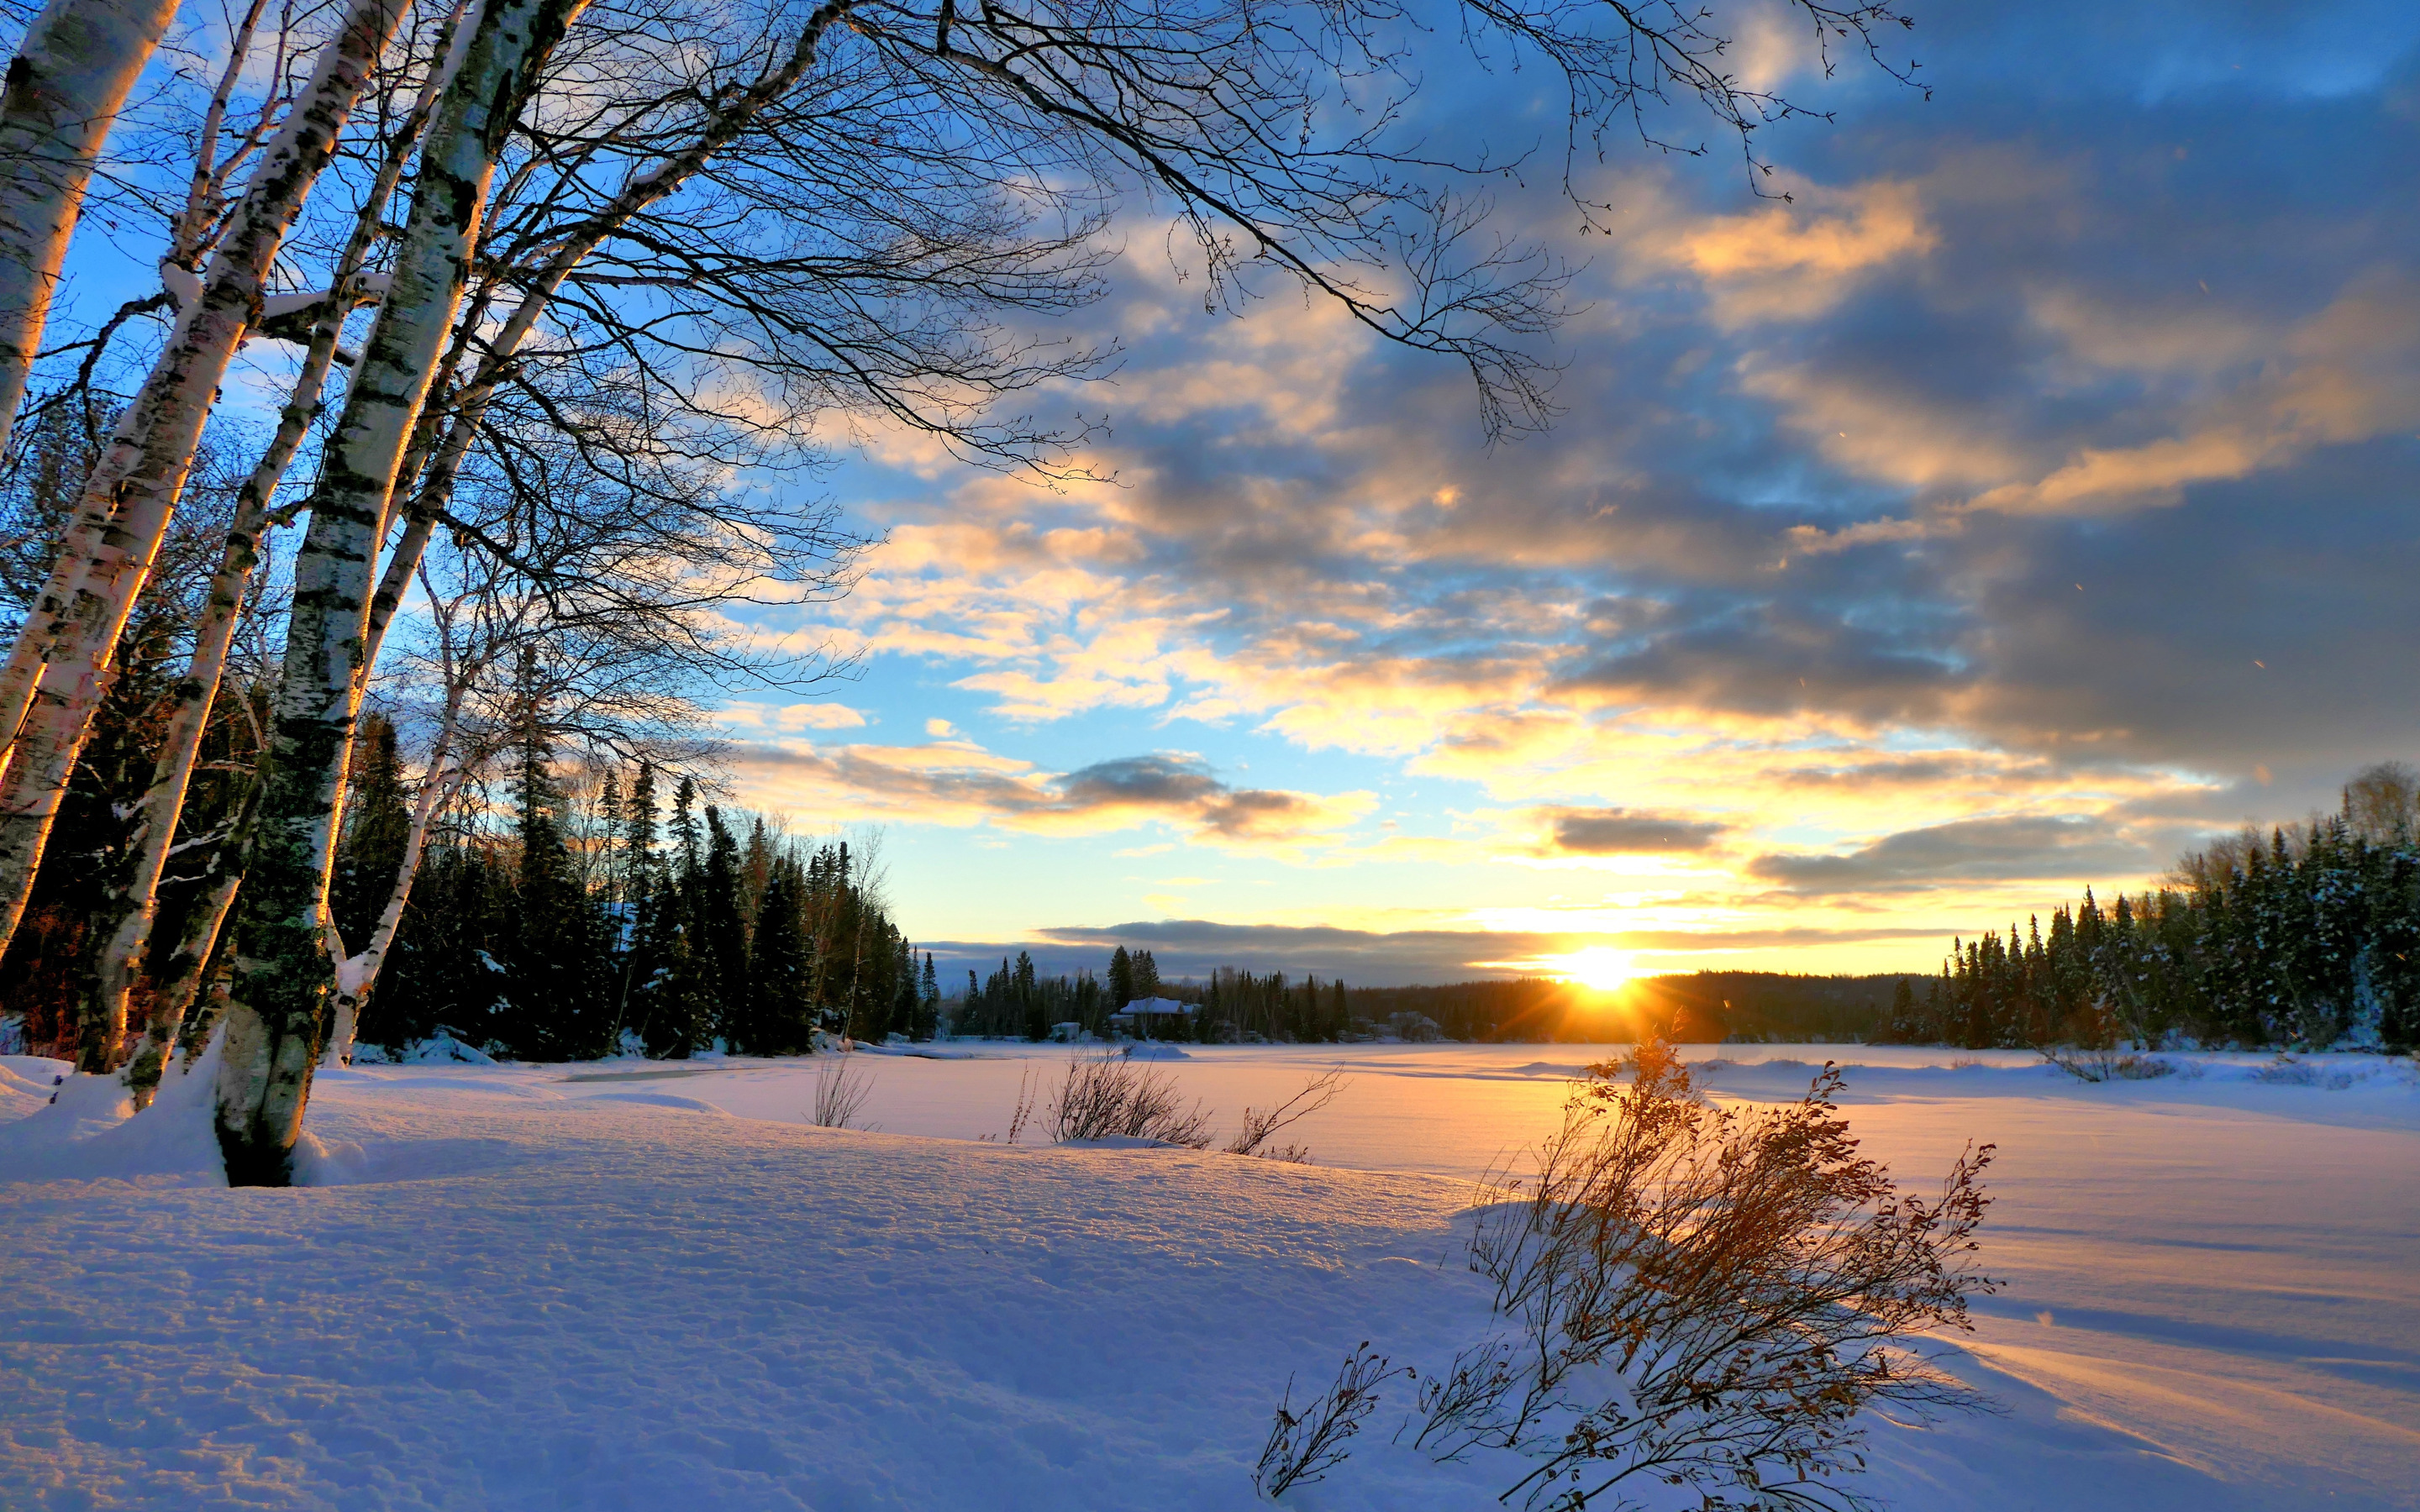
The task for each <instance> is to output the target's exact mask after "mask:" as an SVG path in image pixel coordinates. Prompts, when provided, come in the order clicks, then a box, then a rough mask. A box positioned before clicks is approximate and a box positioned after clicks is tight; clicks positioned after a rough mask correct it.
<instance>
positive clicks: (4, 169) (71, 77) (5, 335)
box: [0, 0, 177, 449]
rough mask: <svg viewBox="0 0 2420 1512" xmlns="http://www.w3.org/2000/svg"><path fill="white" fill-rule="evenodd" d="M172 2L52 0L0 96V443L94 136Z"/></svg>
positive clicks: (29, 361) (4, 442) (95, 155)
mask: <svg viewBox="0 0 2420 1512" xmlns="http://www.w3.org/2000/svg"><path fill="white" fill-rule="evenodd" d="M176 14H177V4H176V0H51V3H50V4H49V5H47V6H45V7H43V8H42V13H41V14H40V15H39V16H38V17H36V18H35V20H34V24H33V25H32V26H31V27H30V28H28V29H27V30H26V33H25V40H24V43H23V46H21V47H20V48H19V49H18V51H17V55H16V57H15V58H14V59H12V60H11V61H10V62H9V64H8V85H7V89H6V92H5V94H0V449H4V448H6V447H7V446H8V434H9V431H10V430H11V429H12V428H13V427H14V425H15V423H16V417H17V408H18V406H19V405H20V404H21V403H22V402H23V399H24V397H25V378H26V375H27V374H28V373H29V372H30V371H31V370H32V367H33V363H34V352H35V349H36V348H37V347H39V346H40V345H41V341H42V327H43V325H44V324H45V323H46V322H47V321H48V320H49V318H50V311H51V297H52V295H53V294H54V293H55V292H56V291H57V289H58V283H59V268H60V266H61V265H62V264H63V263H64V262H65V261H66V259H67V253H68V240H69V239H70V237H71V236H73V235H74V232H75V224H76V218H77V216H78V215H79V214H80V213H82V211H83V208H84V194H85V186H86V185H87V184H89V183H90V182H91V181H92V170H93V165H94V163H96V162H98V161H99V160H100V157H101V144H102V143H103V142H104V141H105V140H106V139H107V138H108V135H109V129H110V128H111V127H112V126H114V125H116V120H117V113H118V111H119V110H121V109H123V108H124V107H125V104H126V96H127V94H128V92H129V91H131V90H132V88H133V87H134V81H135V79H136V78H137V77H138V76H140V75H141V74H142V72H143V69H144V65H146V64H147V63H148V62H150V60H151V54H152V52H153V51H154V50H155V49H157V48H158V47H159V45H160V39H161V37H162V36H163V35H164V34H165V33H166V32H167V29H168V23H169V22H170V21H172V20H174V19H175V17H176Z"/></svg>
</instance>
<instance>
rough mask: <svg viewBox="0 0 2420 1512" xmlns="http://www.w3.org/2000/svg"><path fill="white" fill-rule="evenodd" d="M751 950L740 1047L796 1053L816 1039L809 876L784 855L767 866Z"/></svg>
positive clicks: (766, 1053)
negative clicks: (745, 1018) (747, 1008)
mask: <svg viewBox="0 0 2420 1512" xmlns="http://www.w3.org/2000/svg"><path fill="white" fill-rule="evenodd" d="M766 878H767V880H766V884H765V895H764V898H763V901H762V902H761V903H759V904H758V905H757V911H756V929H755V936H754V939H753V941H752V945H751V949H750V951H749V975H748V990H749V996H750V1011H749V1014H748V1022H747V1024H746V1026H745V1030H744V1039H743V1042H742V1048H745V1049H746V1050H747V1051H748V1052H749V1053H750V1054H752V1055H764V1056H783V1055H797V1054H799V1053H801V1052H803V1051H805V1050H806V1049H807V1048H809V1046H810V1044H811V1042H812V1036H811V1035H810V1033H809V1030H810V1029H811V1028H812V1027H813V1024H812V1020H811V1016H810V1010H811V1007H812V1005H811V1003H810V1001H809V997H808V992H809V988H810V986H811V982H810V980H809V976H808V967H809V961H808V946H807V929H806V878H805V877H804V875H803V874H802V873H801V872H800V871H799V865H798V863H797V862H795V861H792V860H790V859H788V858H786V857H780V858H776V859H774V860H772V861H771V862H769V863H768V866H767V869H766Z"/></svg>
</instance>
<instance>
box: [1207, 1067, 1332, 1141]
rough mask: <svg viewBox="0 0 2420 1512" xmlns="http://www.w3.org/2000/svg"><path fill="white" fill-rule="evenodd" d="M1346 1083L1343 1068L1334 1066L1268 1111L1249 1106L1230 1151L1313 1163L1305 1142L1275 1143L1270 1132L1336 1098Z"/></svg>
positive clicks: (1312, 1112)
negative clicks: (1303, 1143)
mask: <svg viewBox="0 0 2420 1512" xmlns="http://www.w3.org/2000/svg"><path fill="white" fill-rule="evenodd" d="M1343 1084H1344V1072H1343V1069H1342V1067H1334V1068H1331V1069H1329V1070H1327V1071H1325V1072H1320V1073H1319V1074H1318V1075H1316V1076H1313V1077H1312V1078H1311V1080H1309V1081H1307V1082H1305V1083H1303V1084H1302V1090H1301V1091H1299V1092H1296V1093H1295V1095H1294V1096H1292V1097H1290V1098H1287V1099H1286V1100H1285V1101H1284V1102H1282V1103H1279V1104H1278V1105H1277V1106H1276V1107H1273V1108H1271V1109H1269V1110H1268V1111H1267V1112H1266V1113H1264V1112H1262V1111H1261V1110H1260V1109H1258V1108H1249V1107H1248V1108H1246V1109H1245V1110H1244V1127H1243V1129H1242V1130H1241V1131H1240V1132H1238V1133H1237V1134H1236V1135H1235V1137H1234V1138H1233V1139H1230V1140H1229V1141H1227V1153H1228V1154H1230V1155H1252V1156H1257V1157H1258V1158H1260V1159H1262V1160H1277V1161H1290V1162H1292V1163H1293V1164H1295V1165H1310V1164H1311V1151H1310V1150H1309V1149H1306V1148H1304V1147H1303V1146H1301V1145H1272V1144H1270V1143H1269V1136H1270V1135H1272V1134H1276V1133H1277V1132H1278V1131H1279V1130H1280V1129H1283V1128H1285V1127H1286V1126H1287V1125H1289V1124H1292V1123H1294V1122H1295V1121H1296V1120H1298V1119H1307V1118H1310V1117H1311V1115H1312V1114H1314V1113H1316V1112H1318V1111H1319V1110H1320V1109H1322V1108H1324V1107H1326V1106H1327V1104H1329V1103H1333V1102H1335V1101H1336V1093H1337V1090H1338V1088H1341V1087H1342V1086H1343Z"/></svg>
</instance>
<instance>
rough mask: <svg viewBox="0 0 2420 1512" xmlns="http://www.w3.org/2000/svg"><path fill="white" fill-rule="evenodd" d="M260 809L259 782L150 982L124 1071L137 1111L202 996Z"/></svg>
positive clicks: (220, 845) (221, 844) (156, 1085)
mask: <svg viewBox="0 0 2420 1512" xmlns="http://www.w3.org/2000/svg"><path fill="white" fill-rule="evenodd" d="M259 808H260V782H259V779H254V780H253V782H252V784H251V785H250V787H249V788H248V789H247V791H246V792H245V795H244V801H243V802H242V804H241V805H240V806H239V808H238V809H237V811H236V817H235V819H234V821H233V822H232V823H231V824H229V825H228V826H227V833H226V834H225V837H223V838H222V839H221V840H220V841H219V842H218V845H217V847H216V850H215V851H214V853H213V854H212V855H211V856H210V865H209V874H210V876H211V881H210V884H209V890H208V891H207V892H205V893H204V894H203V895H202V896H201V897H200V898H198V899H196V900H195V901H194V906H193V911H192V912H191V913H189V914H187V915H186V916H185V924H184V928H182V929H181V930H179V931H178V935H177V948H176V949H174V950H172V951H170V952H169V954H168V958H167V960H166V961H164V962H163V963H162V964H161V966H160V970H159V972H158V974H157V975H155V976H154V977H153V978H152V979H151V980H150V997H151V1005H150V1006H151V1011H150V1014H149V1016H148V1018H147V1022H146V1023H145V1025H144V1028H143V1038H142V1040H141V1041H138V1042H137V1043H136V1045H135V1047H134V1055H133V1057H132V1059H130V1060H129V1061H128V1062H127V1065H126V1088H127V1090H128V1092H130V1093H131V1094H132V1096H133V1099H134V1105H135V1107H136V1108H138V1109H140V1108H145V1107H148V1106H149V1105H150V1103H151V1094H152V1093H153V1092H154V1091H156V1090H157V1089H158V1088H159V1086H160V1076H161V1073H162V1072H163V1070H164V1069H165V1068H166V1066H167V1064H168V1057H169V1056H171V1055H173V1054H174V1053H175V1052H176V1049H177V1037H178V1033H179V1032H180V1031H181V1030H182V1029H183V1027H184V1024H185V1015H186V1014H187V1013H189V1012H191V1011H193V1007H194V999H195V998H196V997H198V996H199V995H201V991H202V986H203V983H204V981H205V980H206V977H207V974H208V972H209V965H210V962H211V958H212V955H213V954H214V952H215V950H216V948H217V946H218V941H219V935H220V933H221V932H222V931H223V930H224V929H225V926H226V918H227V914H228V913H229V911H230V910H232V909H233V907H234V906H235V900H236V894H237V892H238V890H239V889H240V888H241V887H242V886H243V857H244V854H245V851H246V849H247V846H248V843H249V837H250V834H251V830H252V825H253V820H254V818H255V816H256V814H257V813H258V812H259Z"/></svg>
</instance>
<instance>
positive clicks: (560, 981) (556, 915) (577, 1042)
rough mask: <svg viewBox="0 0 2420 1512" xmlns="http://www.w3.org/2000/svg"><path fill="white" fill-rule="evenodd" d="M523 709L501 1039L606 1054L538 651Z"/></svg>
mask: <svg viewBox="0 0 2420 1512" xmlns="http://www.w3.org/2000/svg"><path fill="white" fill-rule="evenodd" d="M521 676H522V688H523V693H522V707H521V709H520V731H519V733H518V740H517V742H516V744H517V751H516V758H517V760H516V769H515V772H514V779H513V790H514V791H513V796H514V803H515V808H516V816H515V817H516V822H517V823H516V827H517V828H518V829H519V831H520V876H519V878H518V886H517V887H516V888H515V894H514V900H513V902H514V916H515V919H514V922H515V929H514V935H513V944H512V950H511V954H510V956H509V957H508V959H507V961H506V985H505V994H504V995H505V997H506V999H507V1000H508V1001H509V1003H510V1004H511V1016H510V1019H509V1021H508V1027H507V1030H506V1033H505V1040H506V1042H507V1043H508V1045H509V1046H510V1048H511V1050H512V1053H513V1054H514V1055H515V1056H517V1057H521V1058H525V1059H547V1060H560V1059H569V1058H572V1057H584V1056H595V1055H599V1054H602V1053H603V1052H604V1050H605V1048H606V1046H605V1044H604V1033H605V1030H606V1027H607V1026H608V1024H609V1022H610V1011H608V1010H607V1009H606V1008H605V1005H604V1004H602V1003H600V1002H599V1001H598V996H599V995H598V992H597V989H598V987H599V986H600V980H599V974H598V973H597V969H596V966H597V957H598V955H599V953H600V952H599V950H598V946H599V945H600V944H601V943H602V942H601V939H600V934H601V930H600V929H599V927H598V925H599V922H600V921H599V920H598V919H597V918H596V915H595V912H594V910H593V907H592V903H591V901H590V899H589V898H588V896H587V893H586V890H585V889H584V888H583V887H582V886H581V883H580V879H579V877H578V875H577V874H576V873H575V872H574V869H573V866H572V860H571V852H570V849H569V847H568V846H567V845H566V842H565V836H564V827H563V795H562V791H561V789H560V788H558V787H557V786H556V784H555V781H554V774H553V770H552V765H551V759H550V758H551V752H550V751H549V749H548V741H547V734H546V726H545V722H544V707H543V704H542V702H541V701H540V700H539V698H538V697H537V695H536V693H535V687H536V672H535V657H534V654H525V655H524V657H523V661H522V668H521Z"/></svg>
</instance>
